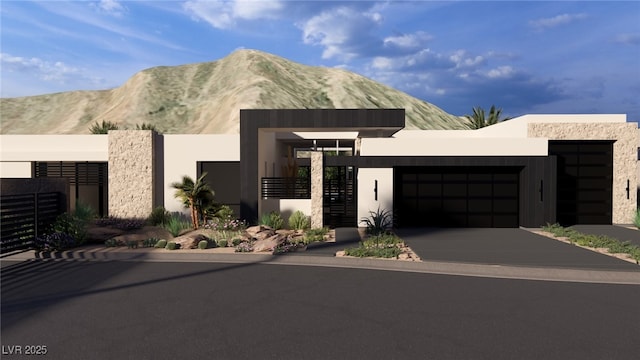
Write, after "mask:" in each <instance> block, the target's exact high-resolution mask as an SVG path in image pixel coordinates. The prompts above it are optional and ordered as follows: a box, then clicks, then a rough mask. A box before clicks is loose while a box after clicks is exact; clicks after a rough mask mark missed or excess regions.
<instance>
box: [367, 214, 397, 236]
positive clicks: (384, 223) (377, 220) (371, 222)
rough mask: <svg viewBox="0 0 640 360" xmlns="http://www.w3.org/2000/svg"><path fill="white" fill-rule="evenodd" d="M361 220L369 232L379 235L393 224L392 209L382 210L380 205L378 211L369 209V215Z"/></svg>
mask: <svg viewBox="0 0 640 360" xmlns="http://www.w3.org/2000/svg"><path fill="white" fill-rule="evenodd" d="M360 222H361V223H364V224H365V226H366V227H367V230H366V231H367V234H370V235H379V234H383V233H386V232H387V231H388V229H389V228H390V227H391V225H392V224H393V219H392V218H391V212H390V211H388V210H381V209H380V208H379V207H378V210H376V211H369V217H364V218H362V219H361V220H360Z"/></svg>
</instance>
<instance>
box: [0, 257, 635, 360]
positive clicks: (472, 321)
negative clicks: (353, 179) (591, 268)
mask: <svg viewBox="0 0 640 360" xmlns="http://www.w3.org/2000/svg"><path fill="white" fill-rule="evenodd" d="M1 265H2V272H1V280H2V284H1V290H2V293H1V295H2V318H1V321H2V324H1V328H2V351H3V356H2V358H3V359H13V358H34V357H35V358H38V357H37V356H23V357H20V356H13V355H8V354H7V352H8V351H9V350H10V349H16V347H15V346H21V349H22V351H24V350H25V349H27V348H26V346H28V345H30V346H37V345H46V347H47V355H46V356H42V357H41V358H46V359H201V358H207V359H417V358H420V359H492V360H493V359H563V360H564V359H632V358H636V357H637V355H638V336H639V334H640V307H639V306H638V304H640V286H631V285H605V284H585V283H565V282H543V281H527V280H505V279H491V278H477V277H461V276H448V275H432V274H420V273H403V272H395V271H394V272H392V271H379V270H361V269H344V268H326V267H308V266H304V267H303V266H283V265H269V264H219V263H161V262H118V261H104V262H97V261H96V262H87V261H27V262H22V263H20V262H12V261H2V263H1ZM31 349H33V348H31Z"/></svg>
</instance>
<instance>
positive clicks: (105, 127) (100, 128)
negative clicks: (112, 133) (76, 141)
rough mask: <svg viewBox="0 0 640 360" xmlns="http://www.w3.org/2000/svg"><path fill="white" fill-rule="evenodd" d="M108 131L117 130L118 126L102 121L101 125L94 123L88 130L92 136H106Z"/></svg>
mask: <svg viewBox="0 0 640 360" xmlns="http://www.w3.org/2000/svg"><path fill="white" fill-rule="evenodd" d="M109 130H118V124H116V123H112V122H111V121H104V120H102V124H100V123H98V122H96V123H94V124H93V125H91V127H90V128H89V131H90V132H91V133H92V134H108V133H109Z"/></svg>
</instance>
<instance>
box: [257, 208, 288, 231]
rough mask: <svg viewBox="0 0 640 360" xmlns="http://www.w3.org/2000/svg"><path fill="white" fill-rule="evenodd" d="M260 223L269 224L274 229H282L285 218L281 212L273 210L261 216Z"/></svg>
mask: <svg viewBox="0 0 640 360" xmlns="http://www.w3.org/2000/svg"><path fill="white" fill-rule="evenodd" d="M260 225H264V226H268V227H270V228H272V229H273V230H279V229H282V226H283V225H284V220H283V219H282V216H280V213H279V212H277V211H272V212H270V213H268V214H263V215H262V216H261V217H260Z"/></svg>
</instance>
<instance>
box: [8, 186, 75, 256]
mask: <svg viewBox="0 0 640 360" xmlns="http://www.w3.org/2000/svg"><path fill="white" fill-rule="evenodd" d="M61 196H62V194H60V193H57V192H52V193H37V194H23V195H3V196H1V197H0V253H2V254H4V253H7V252H11V251H16V250H23V249H29V248H32V247H33V245H34V241H35V239H36V237H38V236H42V235H43V234H44V233H45V232H46V231H47V229H48V228H49V227H50V226H51V224H53V222H54V221H55V219H56V217H57V216H58V215H60V214H61V213H63V212H64V210H63V206H62V201H61Z"/></svg>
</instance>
